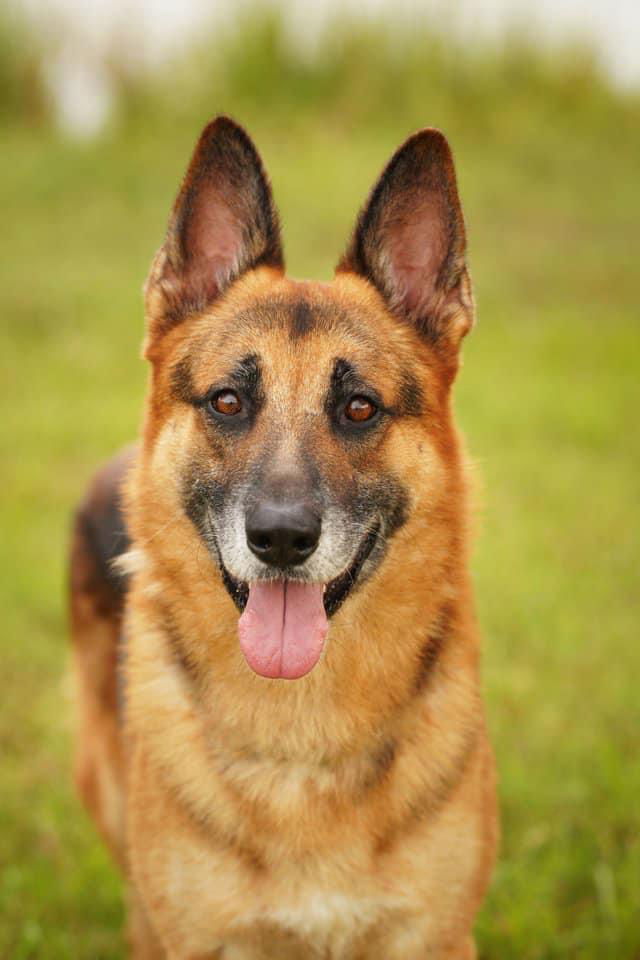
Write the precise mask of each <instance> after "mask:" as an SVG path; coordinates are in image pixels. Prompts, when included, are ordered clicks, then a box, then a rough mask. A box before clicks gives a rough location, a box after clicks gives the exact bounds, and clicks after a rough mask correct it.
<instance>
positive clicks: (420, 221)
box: [387, 198, 448, 314]
mask: <svg viewBox="0 0 640 960" xmlns="http://www.w3.org/2000/svg"><path fill="white" fill-rule="evenodd" d="M387 243H388V250H389V261H388V270H389V272H390V274H391V276H390V277H389V280H390V281H391V286H392V289H393V290H394V292H395V295H396V296H397V298H398V301H399V305H401V306H402V307H403V308H404V309H405V310H406V311H407V312H408V313H412V314H421V313H424V312H425V311H426V310H428V308H429V306H430V304H431V302H432V299H433V295H434V293H435V288H436V282H437V279H438V274H439V272H440V268H441V266H442V264H443V262H444V259H445V257H446V256H447V250H448V243H447V224H446V223H445V221H444V217H443V210H442V205H441V204H440V203H439V202H438V201H437V200H435V199H433V198H431V199H425V200H423V201H422V203H420V205H419V206H418V207H417V208H415V209H414V210H413V211H412V212H411V214H410V215H409V216H407V215H406V214H405V215H400V216H397V217H394V219H393V221H392V222H391V223H390V225H389V227H388V228H387Z"/></svg>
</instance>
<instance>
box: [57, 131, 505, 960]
mask: <svg viewBox="0 0 640 960" xmlns="http://www.w3.org/2000/svg"><path fill="white" fill-rule="evenodd" d="M145 299H146V315H147V333H146V342H145V355H146V357H147V358H148V360H149V361H150V364H151V380H150V387H149V395H148V399H147V403H146V408H145V414H144V425H143V429H142V437H141V441H140V445H139V448H138V449H136V450H132V451H127V452H125V453H124V454H122V455H121V456H120V457H119V458H118V459H116V460H115V461H114V462H112V463H111V464H110V465H109V466H107V467H106V468H105V469H103V470H102V471H101V472H100V473H99V474H98V475H97V477H96V479H95V480H94V482H93V484H92V486H91V488H90V490H89V493H88V494H87V497H86V499H85V501H84V503H83V505H82V506H81V507H80V509H79V510H78V513H77V515H76V521H75V528H74V539H73V548H72V558H71V615H72V626H73V649H74V660H75V665H76V668H77V669H76V673H77V678H78V688H79V696H78V700H79V710H80V725H79V745H78V754H77V782H78V786H79V790H80V792H81V795H82V797H83V798H84V801H85V803H86V805H87V806H88V808H89V809H90V811H91V813H92V814H93V816H94V817H95V819H96V821H97V823H98V825H99V827H100V829H101V831H102V833H103V835H104V837H105V838H106V840H107V842H108V844H109V846H110V847H111V850H112V851H113V853H114V855H115V857H116V858H117V860H118V861H119V862H120V864H121V865H122V867H123V869H124V870H125V873H126V876H127V878H128V883H129V890H130V939H131V943H132V952H133V956H135V957H137V958H160V957H169V958H175V960H204V958H211V960H212V958H224V960H250V958H251V960H258V958H265V960H266V958H274V960H289V958H290V960H293V958H304V960H308V958H309V960H313V958H317V960H321V958H322V960H427V958H429V960H444V958H449V960H454V958H455V960H463V958H465V960H468V958H471V957H473V956H475V947H474V941H473V934H472V929H473V922H474V917H475V914H476V912H477V910H478V907H479V905H480V903H481V901H482V898H483V895H484V893H485V890H486V887H487V884H488V881H489V876H490V873H491V868H492V864H493V860H494V854H495V846H496V834H497V815H496V801H495V776H494V764H493V758H492V752H491V748H490V745H489V741H488V738H487V732H486V727H485V719H484V712H483V706H482V702H481V697H480V693H479V680H478V659H479V643H478V633H477V627H476V622H475V617H474V611H473V599H472V591H471V585H470V576H469V572H468V540H469V534H468V515H467V506H466V500H467V481H466V479H465V467H464V455H463V452H462V449H461V442H460V439H459V437H458V434H457V432H456V429H455V426H454V423H453V417H452V410H451V387H452V384H453V381H454V379H455V375H456V371H457V368H458V355H459V348H460V343H461V340H462V338H463V337H464V335H465V334H466V333H467V332H468V330H469V329H470V327H471V326H472V323H473V318H474V304H473V298H472V294H471V286H470V280H469V275H468V272H467V268H466V264H465V228H464V222H463V217H462V212H461V208H460V203H459V199H458V192H457V187H456V179H455V173H454V167H453V161H452V156H451V152H450V149H449V146H448V144H447V141H446V139H445V137H444V136H443V135H442V134H441V133H440V132H439V131H437V130H434V129H424V130H421V131H419V132H418V133H416V134H415V135H413V136H412V137H410V138H409V139H408V140H407V141H406V143H404V145H403V146H401V147H400V149H399V150H398V151H397V152H396V154H395V155H394V156H393V158H392V159H391V161H390V162H389V164H388V166H387V167H386V169H385V170H384V172H383V173H382V175H381V177H380V179H379V180H378V182H377V184H376V185H375V187H374V189H373V191H372V193H371V195H370V197H369V200H368V201H367V203H366V204H365V206H364V208H363V210H362V212H361V214H360V216H359V218H358V220H357V223H356V226H355V230H354V233H353V236H352V239H351V241H350V243H349V245H348V247H347V250H346V253H345V254H344V255H343V257H342V258H341V260H340V261H339V263H338V266H337V270H336V273H335V277H334V279H333V281H332V282H331V283H312V282H306V281H305V282H301V281H296V280H291V279H288V278H287V277H286V276H285V274H284V262H283V255H282V247H281V242H280V234H279V227H278V219H277V214H276V210H275V207H274V204H273V200H272V195H271V189H270V186H269V182H268V179H267V177H266V174H265V172H264V169H263V167H262V163H261V161H260V158H259V156H258V153H257V151H256V149H255V147H254V145H253V143H252V142H251V140H250V139H249V137H248V136H247V134H246V133H245V132H244V131H243V130H242V129H241V128H240V127H239V126H237V125H236V124H235V123H234V122H233V121H231V120H229V119H228V118H226V117H219V118H217V119H216V120H214V121H213V122H212V123H210V124H209V125H208V126H207V127H206V128H205V130H204V132H203V133H202V135H201V137H200V140H199V142H198V144H197V146H196V149H195V153H194V155H193V158H192V160H191V164H190V166H189V168H188V171H187V173H186V176H185V179H184V181H183V183H182V187H181V189H180V191H179V193H178V197H177V200H176V202H175V205H174V208H173V212H172V214H171V218H170V223H169V227H168V232H167V236H166V239H165V241H164V244H163V245H162V247H161V248H160V250H159V252H158V254H157V255H156V258H155V260H154V262H153V265H152V268H151V273H150V276H149V279H148V281H147V284H146V289H145ZM121 489H124V497H123V503H124V506H121V503H120V492H121ZM123 518H124V519H123ZM125 531H126V532H125ZM119 553H120V554H124V559H122V558H121V559H120V561H119V566H118V568H117V569H116V568H115V567H114V564H113V560H114V558H115V557H116V555H117V554H119Z"/></svg>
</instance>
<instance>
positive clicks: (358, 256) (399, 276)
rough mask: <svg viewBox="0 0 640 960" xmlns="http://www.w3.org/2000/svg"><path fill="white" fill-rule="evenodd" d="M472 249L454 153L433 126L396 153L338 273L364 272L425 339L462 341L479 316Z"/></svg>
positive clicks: (456, 343) (372, 195)
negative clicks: (468, 253) (470, 268)
mask: <svg viewBox="0 0 640 960" xmlns="http://www.w3.org/2000/svg"><path fill="white" fill-rule="evenodd" d="M465 249H466V242H465V229H464V220H463V216H462V209H461V207H460V201H459V199H458V189H457V186H456V175H455V170H454V166H453V157H452V155H451V150H450V148H449V144H448V143H447V140H446V138H445V136H444V135H443V134H442V133H440V131H439V130H434V129H432V128H427V129H425V130H420V131H419V132H418V133H416V134H414V135H413V136H412V137H410V138H409V139H408V140H407V141H406V143H404V144H403V145H402V146H401V147H400V149H399V150H398V151H397V152H396V153H395V154H394V156H393V157H392V158H391V161H390V162H389V164H388V166H387V167H386V169H385V170H384V171H383V173H382V176H381V177H380V179H379V180H378V182H377V184H376V185H375V187H374V188H373V191H372V193H371V195H370V197H369V200H368V201H367V203H366V204H365V206H364V208H363V209H362V211H361V213H360V216H359V218H358V221H357V223H356V227H355V230H354V233H353V237H352V239H351V243H350V245H349V248H348V249H347V252H346V253H345V255H344V257H343V258H342V260H341V261H340V263H339V264H338V267H337V271H338V272H348V271H351V272H353V273H357V274H359V275H361V276H363V277H365V278H366V279H367V280H369V281H370V282H371V283H372V284H373V285H374V286H375V287H377V289H378V290H379V292H380V293H381V294H382V296H383V297H384V298H385V300H386V302H387V305H388V306H389V308H390V310H391V311H392V312H394V313H395V314H396V315H398V316H399V317H400V318H402V319H403V320H405V321H408V322H410V323H412V324H414V325H415V326H416V328H417V329H418V331H419V332H420V333H421V334H422V335H423V336H425V337H427V338H428V339H430V340H432V341H433V342H441V341H446V342H448V343H450V344H453V345H455V346H457V345H458V343H459V341H460V339H461V338H462V337H463V336H464V335H465V333H467V332H468V330H469V329H470V328H471V326H472V325H473V317H474V306H473V297H472V293H471V282H470V279H469V275H468V272H467V268H466V263H465Z"/></svg>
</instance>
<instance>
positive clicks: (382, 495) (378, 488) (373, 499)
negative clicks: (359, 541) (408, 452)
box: [349, 475, 409, 537]
mask: <svg viewBox="0 0 640 960" xmlns="http://www.w3.org/2000/svg"><path fill="white" fill-rule="evenodd" d="M349 508H350V510H352V512H353V514H354V516H355V517H356V519H359V520H361V521H363V522H366V520H367V519H368V518H369V517H371V515H372V514H373V515H375V516H381V517H382V519H383V521H384V535H385V537H390V536H392V535H393V534H394V533H396V532H397V531H398V530H399V529H400V528H401V527H402V526H404V524H405V523H406V522H407V517H408V515H409V494H408V493H407V490H406V488H405V487H404V486H403V485H402V484H401V483H400V481H399V480H397V479H396V478H395V477H394V476H392V475H387V476H383V477H381V478H380V479H379V480H377V481H375V482H374V483H370V484H366V485H365V486H363V488H362V490H361V491H360V493H359V495H358V498H357V500H356V501H355V502H354V503H353V504H350V505H349Z"/></svg>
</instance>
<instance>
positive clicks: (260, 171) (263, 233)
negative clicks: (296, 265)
mask: <svg viewBox="0 0 640 960" xmlns="http://www.w3.org/2000/svg"><path fill="white" fill-rule="evenodd" d="M258 266H269V267H273V268H275V269H278V270H283V269H284V258H283V254H282V245H281V241H280V228H279V224H278V215H277V212H276V208H275V206H274V203H273V197H272V195H271V187H270V185H269V181H268V179H267V176H266V173H265V171H264V168H263V166H262V162H261V160H260V156H259V154H258V151H257V150H256V148H255V146H254V145H253V143H252V141H251V139H250V138H249V136H248V135H247V134H246V133H245V131H244V130H243V129H242V127H240V126H238V124H236V123H234V121H233V120H230V119H229V118H228V117H222V116H221V117H217V118H216V119H215V120H213V121H212V122H211V123H210V124H209V125H208V126H207V127H205V129H204V130H203V132H202V134H201V136H200V139H199V140H198V143H197V146H196V149H195V151H194V154H193V157H192V158H191V163H190V164H189V168H188V170H187V173H186V175H185V178H184V180H183V183H182V186H181V188H180V192H179V193H178V196H177V197H176V201H175V203H174V206H173V211H172V213H171V218H170V220H169V227H168V230H167V235H166V238H165V241H164V243H163V245H162V247H161V248H160V250H159V251H158V253H157V254H156V257H155V259H154V261H153V264H152V266H151V272H150V274H149V277H148V279H147V282H146V285H145V300H146V309H147V316H148V322H149V330H148V342H147V355H148V354H149V352H150V348H151V347H152V345H153V343H154V342H155V341H157V339H158V338H159V337H161V336H162V335H163V334H164V333H166V332H167V330H169V329H171V327H173V326H174V325H175V324H176V323H178V322H179V321H180V320H182V319H184V318H185V317H186V316H188V315H189V314H192V313H194V312H197V311H201V310H204V309H205V308H206V307H207V306H209V305H210V304H211V303H213V302H214V301H215V300H216V299H217V298H218V297H219V296H221V294H223V293H224V291H225V290H226V289H227V288H228V287H229V286H230V284H232V283H233V282H234V280H237V279H238V277H240V276H241V275H242V274H243V273H245V272H246V271H247V270H251V269H253V268H254V267H258Z"/></svg>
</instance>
